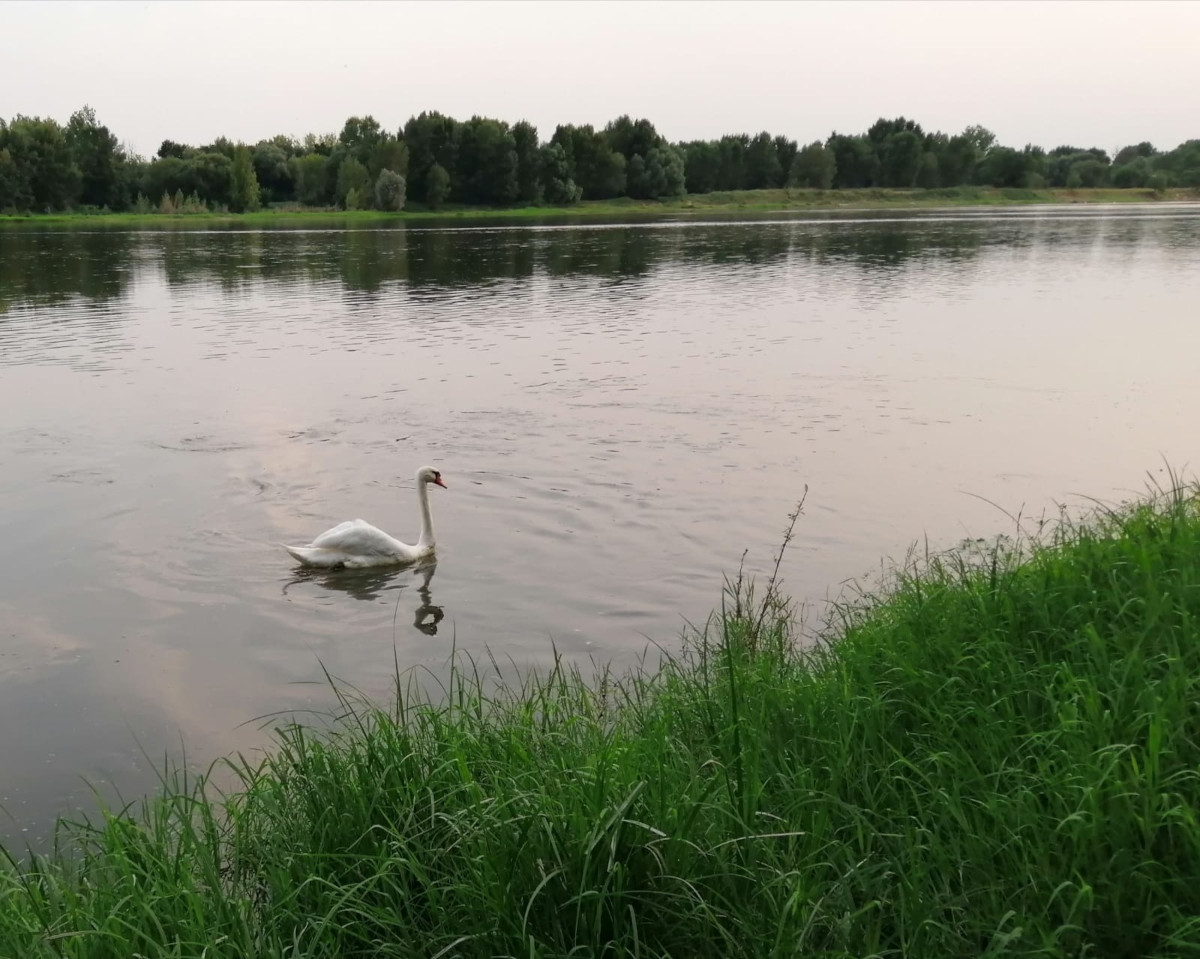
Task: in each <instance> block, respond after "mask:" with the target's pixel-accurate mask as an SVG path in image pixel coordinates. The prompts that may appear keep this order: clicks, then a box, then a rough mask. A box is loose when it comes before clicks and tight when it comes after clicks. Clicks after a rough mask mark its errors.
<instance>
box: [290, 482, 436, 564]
mask: <svg viewBox="0 0 1200 959" xmlns="http://www.w3.org/2000/svg"><path fill="white" fill-rule="evenodd" d="M416 478H417V502H418V503H419V504H420V507H421V537H420V539H418V540H417V545H416V546H409V545H408V544H407V543H402V542H400V540H398V539H393V538H392V537H391V536H388V534H387V533H385V532H384V531H383V530H381V529H376V528H375V527H374V526H372V525H371V524H370V523H365V522H363V521H362V520H361V519H356V520H348V521H347V522H345V523H339V524H338V525H337V526H335V527H333V529H327V530H325V532H324V533H322V534H321V535H320V536H318V537H317V538H316V539H314V540H313V541H312V542H311V543H309V544H308V545H307V546H284V547H283V548H284V549H286V550H287V551H288V552H289V553H291V554H292V555H293V556H294V557H295V558H296V559H298V560H299V561H300V562H301V563H303V564H304V565H305V566H322V567H326V568H329V567H334V566H344V567H346V568H347V569H361V568H363V567H366V566H392V565H394V564H397V563H415V562H416V561H417V560H419V559H424V558H425V557H426V556H429V555H431V554H432V553H433V551H434V547H435V545H436V544H435V543H434V540H433V519H432V517H431V516H430V513H429V491H428V489H427V487H428V485H429V484H430V483H434V484H436V485H437V486H440V487H441V488H442V489H447V486H446V484H445V483H444V482H442V474H441V473H439V472H438V471H437V470H435V469H434V468H433V467H432V466H422V467H421V468H420V469H419V470H417V475H416Z"/></svg>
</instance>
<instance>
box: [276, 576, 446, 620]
mask: <svg viewBox="0 0 1200 959" xmlns="http://www.w3.org/2000/svg"><path fill="white" fill-rule="evenodd" d="M436 569H437V563H421V564H418V565H416V566H399V567H397V566H384V567H380V566H375V567H369V568H367V569H317V568H307V567H306V568H301V569H298V570H296V571H295V574H294V576H293V578H292V579H290V580H289V581H288V582H287V583H285V584H284V586H283V593H284V595H285V596H286V595H287V592H288V590H289V589H290V588H291V587H292V586H295V585H297V584H299V583H314V584H316V585H317V586H320V587H321V588H322V589H327V590H330V591H332V592H338V593H345V594H347V595H348V596H352V597H354V598H355V599H358V600H363V601H364V602H375V601H377V600H379V599H380V598H381V597H382V596H383V594H384V593H385V592H387V591H388V590H390V589H396V590H405V589H408V588H409V587H410V586H411V585H412V583H411V582H410V581H409V580H410V577H411V578H414V579H416V581H417V596H418V597H419V598H420V600H421V602H420V603H419V604H418V606H417V607H416V610H415V612H414V613H413V626H414V627H416V628H417V629H418V630H420V631H421V632H422V633H424V634H425V635H426V636H436V635H437V631H438V623H440V622H441V621H442V619H443V618H445V615H446V612H445V610H443V609H442V607H441V606H435V605H434V603H433V594H432V592H431V590H430V582H431V581H432V580H433V574H434V571H435V570H436Z"/></svg>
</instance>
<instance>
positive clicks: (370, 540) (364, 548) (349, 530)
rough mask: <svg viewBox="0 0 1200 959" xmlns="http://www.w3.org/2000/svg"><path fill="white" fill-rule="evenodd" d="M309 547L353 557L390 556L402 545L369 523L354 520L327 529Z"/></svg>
mask: <svg viewBox="0 0 1200 959" xmlns="http://www.w3.org/2000/svg"><path fill="white" fill-rule="evenodd" d="M309 545H310V546H313V547H315V548H316V549H331V550H338V551H340V552H343V553H351V554H353V555H355V556H392V555H395V553H396V547H397V546H400V545H402V544H399V543H397V542H396V540H394V539H392V537H390V536H388V534H387V533H385V532H384V531H383V530H381V529H377V528H376V527H374V526H372V525H371V524H370V523H364V522H363V521H362V520H361V519H355V520H349V521H347V522H345V523H339V524H338V525H337V526H335V527H334V528H333V529H327V530H326V531H325V532H324V533H322V534H321V535H320V536H318V537H317V538H316V539H314V540H313V541H312V542H311V543H310V544H309Z"/></svg>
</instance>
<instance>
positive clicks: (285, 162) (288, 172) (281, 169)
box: [251, 140, 296, 204]
mask: <svg viewBox="0 0 1200 959" xmlns="http://www.w3.org/2000/svg"><path fill="white" fill-rule="evenodd" d="M290 159H291V154H290V153H289V152H288V150H287V149H286V148H285V147H283V146H281V145H280V144H278V143H274V142H272V141H270V140H263V141H261V142H259V143H258V144H256V145H255V147H254V152H253V153H252V154H251V162H252V163H253V164H254V177H255V179H256V180H257V181H258V186H259V190H260V191H261V198H262V202H263V203H266V204H270V203H281V202H284V201H286V200H293V199H295V198H296V183H295V180H294V178H293V174H292V167H291V164H290V162H289V161H290Z"/></svg>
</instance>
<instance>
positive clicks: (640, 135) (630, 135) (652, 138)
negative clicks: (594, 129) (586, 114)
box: [604, 115, 667, 164]
mask: <svg viewBox="0 0 1200 959" xmlns="http://www.w3.org/2000/svg"><path fill="white" fill-rule="evenodd" d="M604 137H605V139H606V140H607V141H608V144H609V146H611V147H612V148H613V150H615V151H616V152H617V153H619V154H621V156H623V157H624V158H625V162H626V163H627V164H628V163H630V162H632V160H633V158H634V157H635V156H640V157H641V158H642V159H643V160H645V159H646V158H647V157H649V155H650V151H651V150H653V149H654V148H655V147H661V146H663V145H664V144H665V143H666V142H667V141H666V140H665V139H664V138H663V137H661V136H660V135H659V133H658V131H657V130H656V129H654V124H653V123H651V122H650V121H649V120H633V119H631V118H630V117H629V116H628V115H626V116H620V117H617V119H615V120H613V121H612V122H610V123H609V124H608V125H607V126H606V127H605V128H604Z"/></svg>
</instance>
